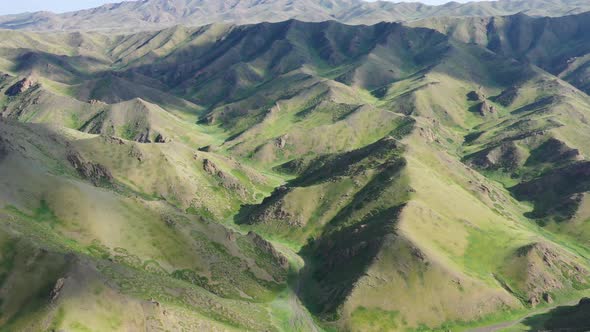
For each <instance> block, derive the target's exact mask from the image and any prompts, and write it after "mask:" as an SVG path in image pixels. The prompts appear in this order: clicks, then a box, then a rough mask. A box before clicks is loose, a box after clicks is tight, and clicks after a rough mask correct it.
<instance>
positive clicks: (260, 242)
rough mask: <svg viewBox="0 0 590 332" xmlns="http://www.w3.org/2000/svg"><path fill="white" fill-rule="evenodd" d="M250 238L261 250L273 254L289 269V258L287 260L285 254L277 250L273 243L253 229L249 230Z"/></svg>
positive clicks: (282, 265) (283, 266) (281, 264)
mask: <svg viewBox="0 0 590 332" xmlns="http://www.w3.org/2000/svg"><path fill="white" fill-rule="evenodd" d="M248 238H250V239H251V240H252V242H253V243H254V244H255V245H256V246H257V247H258V248H259V249H260V250H262V251H265V252H268V253H269V254H271V255H272V256H273V257H274V258H275V259H276V260H277V262H278V263H279V265H280V266H281V267H282V268H283V269H287V268H288V267H289V260H287V258H286V257H285V256H284V255H283V254H281V253H280V252H279V251H277V250H276V249H275V247H274V246H273V245H272V243H270V242H268V241H266V240H265V239H264V238H263V237H262V236H260V235H258V234H256V233H254V232H252V231H250V232H248Z"/></svg>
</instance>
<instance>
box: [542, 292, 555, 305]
mask: <svg viewBox="0 0 590 332" xmlns="http://www.w3.org/2000/svg"><path fill="white" fill-rule="evenodd" d="M543 301H545V302H547V303H553V297H551V294H549V293H543Z"/></svg>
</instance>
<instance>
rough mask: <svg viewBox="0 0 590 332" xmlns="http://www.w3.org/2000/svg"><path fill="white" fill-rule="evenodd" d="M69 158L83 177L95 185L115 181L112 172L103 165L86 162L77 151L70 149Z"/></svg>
mask: <svg viewBox="0 0 590 332" xmlns="http://www.w3.org/2000/svg"><path fill="white" fill-rule="evenodd" d="M67 159H68V161H69V162H70V164H71V165H72V167H74V168H75V169H76V171H78V174H80V176H81V177H82V178H84V179H86V180H89V181H90V182H92V184H94V185H95V186H97V187H98V186H100V185H104V184H112V183H113V176H112V175H111V172H110V171H109V170H108V169H107V168H106V167H104V166H103V165H101V164H96V163H92V162H86V161H85V160H84V158H82V156H81V155H80V154H79V153H77V152H75V151H69V152H68V155H67Z"/></svg>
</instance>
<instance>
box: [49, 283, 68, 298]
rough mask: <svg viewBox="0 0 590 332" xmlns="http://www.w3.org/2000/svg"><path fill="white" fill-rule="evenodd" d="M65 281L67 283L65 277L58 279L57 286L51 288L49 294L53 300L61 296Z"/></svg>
mask: <svg viewBox="0 0 590 332" xmlns="http://www.w3.org/2000/svg"><path fill="white" fill-rule="evenodd" d="M65 283H66V279H65V278H59V279H57V281H56V283H55V286H53V289H52V290H51V293H50V294H49V299H50V300H51V302H55V301H56V300H57V299H58V298H59V295H60V293H61V290H62V289H63V288H64V285H65Z"/></svg>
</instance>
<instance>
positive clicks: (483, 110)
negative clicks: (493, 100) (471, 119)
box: [475, 100, 496, 116]
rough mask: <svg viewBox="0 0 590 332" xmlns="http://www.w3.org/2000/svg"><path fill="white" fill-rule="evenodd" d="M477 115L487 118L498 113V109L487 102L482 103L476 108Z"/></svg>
mask: <svg viewBox="0 0 590 332" xmlns="http://www.w3.org/2000/svg"><path fill="white" fill-rule="evenodd" d="M475 109H476V111H477V113H479V115H481V116H487V115H491V114H495V113H496V108H495V107H494V106H493V105H491V104H490V103H489V102H488V101H487V100H484V101H482V102H481V103H479V104H478V105H477V106H476V107H475Z"/></svg>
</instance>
